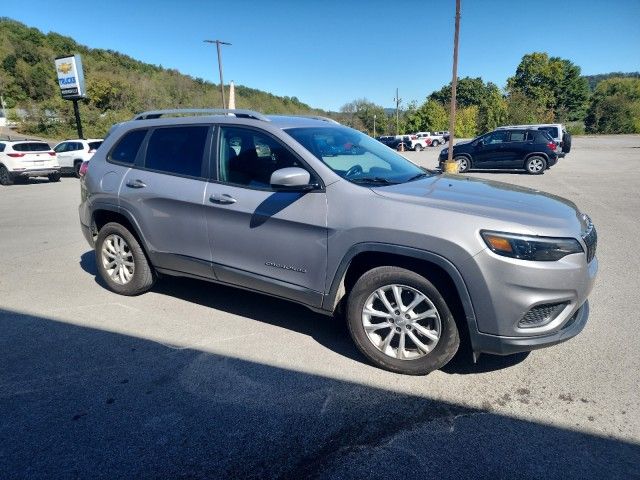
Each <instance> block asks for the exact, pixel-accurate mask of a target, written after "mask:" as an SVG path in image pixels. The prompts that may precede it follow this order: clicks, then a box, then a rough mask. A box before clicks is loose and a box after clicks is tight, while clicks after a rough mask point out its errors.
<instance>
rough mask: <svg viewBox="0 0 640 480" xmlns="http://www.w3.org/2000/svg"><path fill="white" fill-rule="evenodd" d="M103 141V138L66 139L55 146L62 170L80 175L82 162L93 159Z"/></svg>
mask: <svg viewBox="0 0 640 480" xmlns="http://www.w3.org/2000/svg"><path fill="white" fill-rule="evenodd" d="M102 141H103V140H102V139H101V138H88V139H75V140H65V141H64V142H60V143H59V144H57V145H56V146H55V147H53V150H54V151H55V152H56V153H57V154H58V163H60V170H61V172H62V173H73V174H75V176H76V177H79V176H80V166H81V165H82V162H87V161H89V160H91V157H93V154H94V153H95V152H96V150H97V149H98V147H99V146H100V145H102Z"/></svg>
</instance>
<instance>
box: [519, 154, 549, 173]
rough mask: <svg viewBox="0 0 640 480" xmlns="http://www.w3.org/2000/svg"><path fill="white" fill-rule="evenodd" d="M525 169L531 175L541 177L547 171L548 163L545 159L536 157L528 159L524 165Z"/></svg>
mask: <svg viewBox="0 0 640 480" xmlns="http://www.w3.org/2000/svg"><path fill="white" fill-rule="evenodd" d="M524 168H525V169H526V170H527V172H529V173H530V174H531V175H540V174H542V173H543V172H544V171H545V170H546V169H547V162H546V160H545V159H544V158H543V157H539V156H537V155H534V156H533V157H529V158H528V159H527V161H526V162H525V164H524Z"/></svg>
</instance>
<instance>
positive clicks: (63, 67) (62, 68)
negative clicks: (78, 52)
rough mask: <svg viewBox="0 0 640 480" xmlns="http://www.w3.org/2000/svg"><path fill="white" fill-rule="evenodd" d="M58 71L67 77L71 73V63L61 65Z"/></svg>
mask: <svg viewBox="0 0 640 480" xmlns="http://www.w3.org/2000/svg"><path fill="white" fill-rule="evenodd" d="M58 71H59V72H60V73H63V74H64V75H66V74H67V73H69V72H70V71H71V63H61V64H60V65H58Z"/></svg>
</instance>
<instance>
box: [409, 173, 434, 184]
mask: <svg viewBox="0 0 640 480" xmlns="http://www.w3.org/2000/svg"><path fill="white" fill-rule="evenodd" d="M430 176H431V175H430V174H429V173H427V172H421V173H418V174H417V175H414V176H413V177H411V178H410V179H409V180H407V182H412V181H413V180H418V179H419V178H424V177H430Z"/></svg>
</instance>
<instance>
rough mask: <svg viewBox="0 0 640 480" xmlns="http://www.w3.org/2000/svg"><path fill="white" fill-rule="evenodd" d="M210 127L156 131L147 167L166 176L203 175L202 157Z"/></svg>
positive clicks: (145, 163) (150, 141) (150, 147)
mask: <svg viewBox="0 0 640 480" xmlns="http://www.w3.org/2000/svg"><path fill="white" fill-rule="evenodd" d="M208 131H209V127H207V126H204V125H198V126H193V127H170V128H158V129H156V130H154V132H153V133H152V134H151V138H150V139H149V144H148V146H147V155H146V158H145V162H144V166H145V167H146V168H150V169H152V170H159V171H161V172H165V173H172V174H176V175H186V176H189V177H200V176H202V157H203V155H204V147H205V143H206V140H207V132H208Z"/></svg>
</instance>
